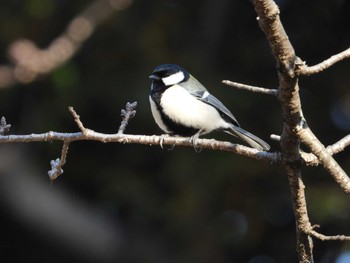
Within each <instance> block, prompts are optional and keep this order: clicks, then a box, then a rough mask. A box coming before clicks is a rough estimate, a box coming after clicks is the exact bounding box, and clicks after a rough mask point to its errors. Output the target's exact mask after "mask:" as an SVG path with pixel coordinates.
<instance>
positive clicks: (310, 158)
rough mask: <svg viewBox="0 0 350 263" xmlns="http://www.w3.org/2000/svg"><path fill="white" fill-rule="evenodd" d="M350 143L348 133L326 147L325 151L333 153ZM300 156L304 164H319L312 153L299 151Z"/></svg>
mask: <svg viewBox="0 0 350 263" xmlns="http://www.w3.org/2000/svg"><path fill="white" fill-rule="evenodd" d="M349 145H350V134H349V135H347V136H345V137H344V138H342V139H341V140H339V141H338V142H336V143H334V144H332V145H329V146H327V147H326V150H327V152H328V153H329V154H330V155H335V154H337V153H339V152H342V151H343V150H345V148H346V147H348V146H349ZM301 157H302V160H303V162H304V163H305V164H306V165H310V166H311V165H315V166H316V165H319V164H320V161H319V159H318V158H317V157H316V155H314V154H313V153H306V152H301Z"/></svg>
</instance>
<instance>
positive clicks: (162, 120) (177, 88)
mask: <svg viewBox="0 0 350 263" xmlns="http://www.w3.org/2000/svg"><path fill="white" fill-rule="evenodd" d="M149 78H150V79H151V92H150V95H149V101H150V106H151V112H152V115H153V118H154V120H155V122H156V124H157V125H158V126H159V128H161V129H162V130H163V131H164V132H165V133H166V134H167V135H177V136H182V137H191V139H192V141H193V142H195V140H196V139H198V137H199V136H201V135H204V134H208V133H211V132H213V131H223V132H226V133H228V134H230V135H233V136H235V137H238V138H239V139H241V140H242V141H244V142H245V143H247V144H248V145H250V146H251V147H253V148H255V149H258V150H261V151H263V150H264V151H268V150H269V149H270V146H269V145H268V144H267V143H266V142H265V141H263V140H262V139H260V138H259V137H257V136H255V135H254V134H252V133H250V132H248V131H246V130H244V129H243V128H241V127H240V125H239V123H238V121H237V120H236V118H235V117H234V116H233V114H232V113H231V112H230V111H229V110H228V109H227V108H226V107H225V106H224V104H223V103H222V102H220V101H219V100H218V99H217V98H216V97H214V96H213V95H212V94H210V93H209V91H208V90H207V89H206V88H205V87H204V86H203V85H202V84H201V83H200V82H199V81H198V80H197V79H196V78H195V77H193V76H192V75H191V74H190V73H189V72H188V71H187V70H186V69H184V68H183V67H181V66H179V65H176V64H162V65H159V66H157V67H155V68H154V70H153V72H152V74H151V75H150V76H149Z"/></svg>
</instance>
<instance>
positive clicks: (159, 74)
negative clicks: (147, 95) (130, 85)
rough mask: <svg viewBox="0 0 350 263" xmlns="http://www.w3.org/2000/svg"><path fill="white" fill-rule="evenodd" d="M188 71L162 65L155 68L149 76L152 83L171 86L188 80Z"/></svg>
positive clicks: (173, 65)
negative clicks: (157, 82) (159, 82)
mask: <svg viewBox="0 0 350 263" xmlns="http://www.w3.org/2000/svg"><path fill="white" fill-rule="evenodd" d="M189 77H190V74H189V73H188V71H187V70H186V69H184V68H182V67H180V66H178V65H175V64H163V65H160V66H157V67H156V68H155V69H154V70H153V72H152V74H151V75H150V76H149V78H150V79H152V80H154V81H161V82H162V83H163V84H164V85H165V86H172V85H174V84H178V83H181V82H184V81H186V80H188V79H189Z"/></svg>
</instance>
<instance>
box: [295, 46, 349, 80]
mask: <svg viewBox="0 0 350 263" xmlns="http://www.w3.org/2000/svg"><path fill="white" fill-rule="evenodd" d="M346 58H350V48H348V49H346V50H344V51H342V52H340V53H338V54H336V55H333V56H331V57H330V58H329V59H326V60H324V61H322V62H321V63H319V64H316V65H314V66H310V67H309V66H307V65H305V63H301V64H300V65H298V68H297V70H296V73H297V74H299V75H307V76H309V75H312V74H317V73H320V72H322V71H324V70H326V69H328V68H330V67H331V66H333V65H334V64H335V63H337V62H340V61H342V60H344V59H346Z"/></svg>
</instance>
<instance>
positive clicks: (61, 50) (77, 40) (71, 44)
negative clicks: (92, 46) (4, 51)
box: [0, 0, 133, 88]
mask: <svg viewBox="0 0 350 263" xmlns="http://www.w3.org/2000/svg"><path fill="white" fill-rule="evenodd" d="M132 1H133V0H95V1H93V2H92V3H91V4H90V5H89V6H88V7H86V9H84V10H83V11H82V12H81V13H80V14H78V15H77V16H76V17H75V18H73V19H72V20H71V21H70V23H69V24H68V26H67V28H66V30H65V31H64V32H63V33H62V34H61V35H59V36H58V37H57V38H55V39H54V40H53V41H52V42H51V43H50V45H49V46H48V47H47V48H45V49H40V48H39V47H37V45H36V44H34V43H33V42H32V41H30V40H27V39H21V40H17V41H15V42H14V43H12V44H11V45H10V47H9V49H8V53H9V56H10V58H11V60H12V62H13V64H12V65H4V66H1V65H0V88H4V87H10V86H12V85H14V84H16V83H18V82H20V83H29V82H32V81H34V80H36V79H37V78H38V77H39V76H40V75H42V74H47V73H49V72H51V71H52V70H54V69H55V68H57V67H59V66H60V65H62V64H63V63H65V62H66V61H68V60H69V59H71V58H72V57H73V56H74V55H75V54H76V53H77V52H78V50H79V49H80V47H81V45H82V44H83V43H84V41H86V40H87V39H88V38H89V37H90V36H91V35H92V33H93V32H94V31H95V29H96V27H97V26H98V25H99V24H100V23H101V22H102V21H104V20H105V19H107V18H108V17H110V16H111V15H112V14H114V13H115V11H120V10H123V9H125V8H127V7H128V6H130V4H131V3H132Z"/></svg>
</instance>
